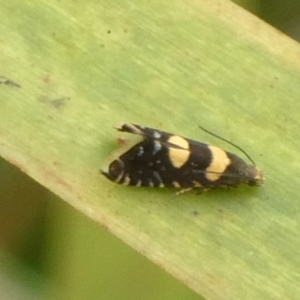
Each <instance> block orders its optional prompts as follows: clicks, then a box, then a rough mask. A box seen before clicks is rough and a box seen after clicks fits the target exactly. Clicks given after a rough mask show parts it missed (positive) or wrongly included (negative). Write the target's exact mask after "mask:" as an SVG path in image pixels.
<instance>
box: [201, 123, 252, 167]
mask: <svg viewBox="0 0 300 300" xmlns="http://www.w3.org/2000/svg"><path fill="white" fill-rule="evenodd" d="M198 126H199V128H200V129H202V130H203V131H205V132H206V133H208V134H210V135H212V136H214V137H216V138H218V139H220V140H222V141H224V142H226V143H228V144H230V145H231V146H233V147H235V148H237V149H239V150H240V151H241V152H242V153H244V155H245V156H246V157H247V158H248V159H249V160H250V162H251V163H252V165H253V166H254V167H255V166H256V164H255V162H254V160H253V159H252V158H251V157H250V155H249V154H248V153H247V152H246V151H245V150H244V149H242V148H241V147H239V146H238V145H236V144H234V143H232V142H230V141H228V140H226V139H224V138H223V137H221V136H219V135H217V134H215V133H213V132H211V131H209V130H207V129H205V128H203V127H202V126H200V125H198Z"/></svg>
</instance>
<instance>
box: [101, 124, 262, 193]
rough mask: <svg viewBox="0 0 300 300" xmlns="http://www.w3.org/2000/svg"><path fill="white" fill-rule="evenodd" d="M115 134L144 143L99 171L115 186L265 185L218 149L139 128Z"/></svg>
mask: <svg viewBox="0 0 300 300" xmlns="http://www.w3.org/2000/svg"><path fill="white" fill-rule="evenodd" d="M118 130H119V131H124V132H129V133H133V134H139V135H141V136H143V140H142V141H141V142H139V143H138V144H136V145H134V146H133V147H132V148H130V149H129V150H128V151H127V152H125V153H124V154H122V155H121V156H120V157H119V158H118V159H116V160H114V161H113V162H112V163H110V165H109V168H108V171H101V173H102V174H103V175H104V176H106V177H107V178H108V179H109V180H111V181H114V182H116V183H119V184H124V185H132V186H147V187H175V188H183V189H184V190H189V189H193V188H204V189H210V188H217V187H236V186H238V185H240V184H242V183H245V184H248V185H249V186H260V185H262V184H263V182H264V177H263V173H262V172H261V170H260V169H258V168H257V167H256V166H255V165H254V163H253V165H249V164H247V163H246V162H245V161H244V160H243V159H241V158H240V157H238V156H237V155H235V154H233V153H230V152H227V151H225V150H223V149H221V148H219V147H216V146H212V145H209V144H204V143H201V142H197V141H194V140H191V139H187V138H184V137H181V136H179V135H174V134H170V133H167V132H164V131H160V130H157V129H153V128H148V127H144V126H140V125H134V124H123V125H122V126H121V127H120V128H118ZM221 139H222V138H221ZM227 142H229V141H227ZM229 143H230V144H231V142H229ZM236 147H237V146H236ZM237 148H239V147H237ZM239 149H240V148H239ZM242 151H243V150H242ZM243 152H244V151H243ZM246 155H247V154H246ZM247 156H248V155H247Z"/></svg>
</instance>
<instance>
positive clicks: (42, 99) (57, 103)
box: [38, 96, 71, 109]
mask: <svg viewBox="0 0 300 300" xmlns="http://www.w3.org/2000/svg"><path fill="white" fill-rule="evenodd" d="M70 99H71V98H70V97H61V98H57V99H50V98H49V97H48V96H40V97H39V98H38V100H39V102H41V103H48V104H50V105H51V106H53V107H54V108H57V109H58V108H60V107H62V106H64V105H65V104H66V101H68V100H70Z"/></svg>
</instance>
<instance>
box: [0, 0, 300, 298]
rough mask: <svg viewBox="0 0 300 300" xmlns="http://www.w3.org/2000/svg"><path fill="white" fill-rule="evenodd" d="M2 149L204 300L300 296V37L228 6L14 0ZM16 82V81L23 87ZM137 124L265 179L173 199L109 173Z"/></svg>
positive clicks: (4, 40) (2, 88)
mask: <svg viewBox="0 0 300 300" xmlns="http://www.w3.org/2000/svg"><path fill="white" fill-rule="evenodd" d="M0 19H1V22H0V30H1V43H0V53H1V55H0V65H1V71H0V72H1V73H0V75H1V76H3V77H1V78H0V154H1V156H2V157H4V158H5V159H6V160H8V161H10V162H11V163H13V164H15V165H17V166H18V167H19V168H20V169H21V170H22V171H24V172H25V173H27V174H28V175H29V176H31V177H32V178H34V179H35V180H37V181H38V182H40V183H41V184H42V185H44V186H45V187H47V188H49V190H51V191H53V192H54V193H55V194H57V195H59V196H60V197H61V198H62V199H64V200H65V201H67V202H69V203H70V204H71V205H73V206H74V207H76V208H77V209H79V210H80V211H82V212H83V213H85V214H86V215H88V216H89V217H90V218H92V219H94V220H95V221H97V222H98V223H99V224H101V225H102V226H105V227H107V228H108V229H109V230H110V231H111V232H113V233H114V234H115V235H117V236H118V237H119V238H121V239H122V240H124V241H125V242H126V243H128V244H129V245H131V246H132V247H133V248H135V249H137V250H138V251H140V252H141V253H143V254H145V255H146V256H147V257H148V258H149V259H151V260H153V261H154V262H156V263H157V264H159V265H160V266H161V267H162V268H164V269H165V270H167V271H168V272H170V273H172V274H173V275H174V276H176V277H177V278H179V279H180V280H181V281H183V282H185V283H186V284H187V285H188V286H189V287H191V288H192V289H194V290H195V291H197V292H198V293H199V294H201V295H202V296H204V297H206V298H208V299H251V300H252V299H299V297H300V287H299V278H300V273H299V263H300V254H299V247H300V238H299V232H300V226H299V217H300V209H299V205H298V187H299V184H300V176H299V172H300V162H299V159H298V153H299V150H298V149H299V148H300V145H299V144H300V142H299V138H298V128H299V109H300V102H299V96H300V89H299V86H300V85H299V84H300V72H299V69H300V66H299V57H300V49H299V45H298V44H297V43H296V42H294V41H292V40H291V39H289V38H288V37H286V36H284V35H283V34H281V33H279V32H278V31H276V30H274V29H272V28H271V27H269V26H268V25H266V24H265V23H263V22H262V21H260V20H258V19H257V18H256V17H254V16H252V15H250V14H249V13H247V12H245V11H243V10H242V9H241V8H239V7H237V6H235V5H234V4H232V3H231V2H226V1H222V2H220V1H217V0H215V1H213V0H212V1H203V0H202V1H201V0H198V1H181V0H175V1H172V2H166V3H165V2H161V1H158V0H156V1H150V2H149V1H140V2H133V1H124V0H122V1H121V0H114V1H100V2H98V1H91V0H90V1H85V2H81V3H80V2H79V3H75V4H74V3H71V2H70V3H68V2H61V1H52V2H51V1H50V2H49V1H48V2H43V1H38V2H37V1H35V2H29V1H7V2H5V3H2V4H1V9H0ZM18 85H19V86H18ZM122 121H127V122H133V123H137V124H142V125H147V126H149V127H154V128H159V129H162V130H165V131H168V132H173V133H176V134H180V135H183V136H186V137H189V138H192V139H196V140H200V141H207V142H210V143H213V144H217V145H219V146H221V147H224V148H226V149H228V150H230V151H236V150H233V149H232V148H231V147H229V146H228V145H226V144H225V143H224V142H222V141H219V140H216V139H214V138H213V137H211V136H208V135H207V134H205V133H203V132H202V131H200V129H199V128H198V125H202V126H204V127H206V128H207V129H209V130H211V131H213V132H215V133H217V134H219V135H221V136H224V137H225V138H228V139H230V140H232V141H234V142H235V143H236V144H238V145H239V146H242V147H243V148H244V149H245V150H246V151H247V152H248V153H250V154H251V156H252V157H253V158H254V159H255V160H256V162H257V164H258V166H259V167H260V168H261V169H263V170H264V172H265V174H266V178H267V181H266V185H265V186H264V187H262V188H250V187H247V186H241V187H240V188H238V189H234V190H215V191H209V192H207V193H203V194H201V195H197V193H189V194H184V195H181V196H179V197H175V192H174V191H173V190H165V189H150V188H148V189H147V188H129V187H123V186H119V185H116V184H113V183H111V182H109V181H108V180H106V179H105V178H104V177H103V176H101V175H100V174H99V169H100V168H104V167H105V165H106V164H107V163H108V162H109V161H110V157H111V153H112V152H113V151H114V150H117V149H118V148H121V149H122V146H120V145H119V143H118V138H120V137H125V138H128V139H131V138H132V137H131V136H128V135H125V134H120V133H118V132H116V131H115V130H114V129H113V126H115V125H116V124H118V123H120V122H122Z"/></svg>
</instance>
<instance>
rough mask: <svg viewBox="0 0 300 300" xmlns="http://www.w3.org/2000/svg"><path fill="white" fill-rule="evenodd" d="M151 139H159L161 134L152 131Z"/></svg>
mask: <svg viewBox="0 0 300 300" xmlns="http://www.w3.org/2000/svg"><path fill="white" fill-rule="evenodd" d="M153 137H154V138H155V139H159V138H161V133H160V132H158V131H154V133H153Z"/></svg>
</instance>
